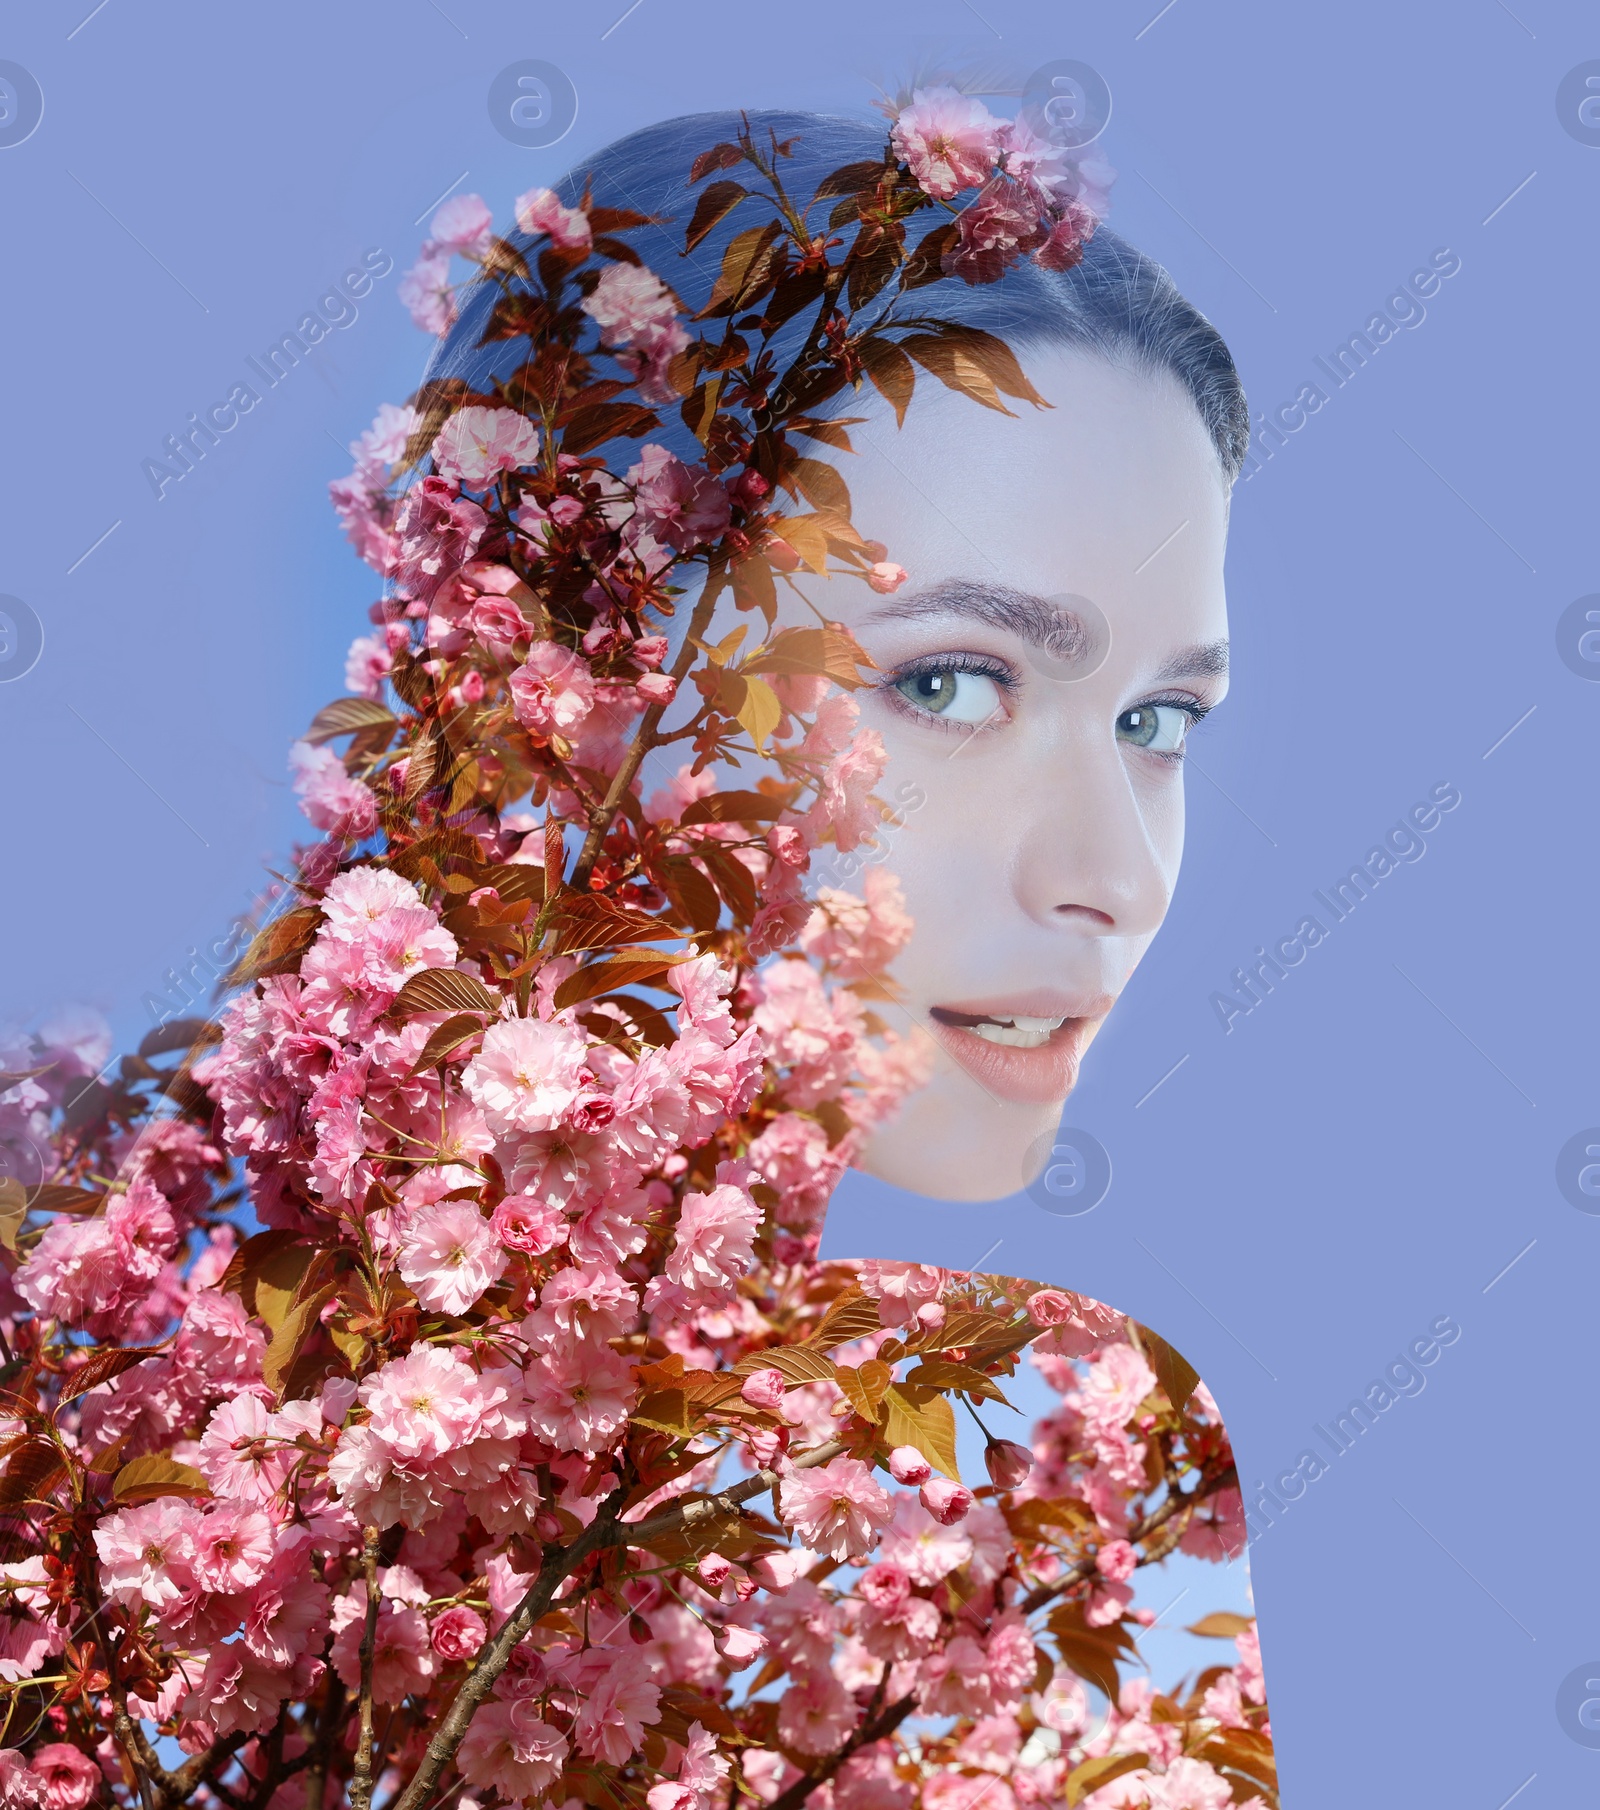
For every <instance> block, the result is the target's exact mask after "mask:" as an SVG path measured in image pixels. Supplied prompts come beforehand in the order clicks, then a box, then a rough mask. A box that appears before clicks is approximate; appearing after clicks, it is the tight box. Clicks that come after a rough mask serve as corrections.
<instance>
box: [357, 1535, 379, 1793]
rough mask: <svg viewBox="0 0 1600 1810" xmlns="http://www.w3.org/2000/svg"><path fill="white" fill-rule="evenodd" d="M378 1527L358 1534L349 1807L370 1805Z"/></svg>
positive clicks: (376, 1621)
mask: <svg viewBox="0 0 1600 1810" xmlns="http://www.w3.org/2000/svg"><path fill="white" fill-rule="evenodd" d="M379 1538H380V1533H379V1530H378V1529H377V1528H376V1527H368V1528H366V1529H365V1530H364V1531H363V1533H362V1536H361V1570H362V1575H363V1576H364V1577H365V1578H366V1582H367V1619H366V1623H365V1625H364V1626H363V1628H362V1630H361V1714H360V1720H359V1722H358V1724H357V1728H356V1754H355V1764H354V1766H353V1767H352V1769H351V1773H350V1810H371V1807H372V1655H373V1650H374V1649H375V1648H376V1646H377V1644H378V1541H379Z"/></svg>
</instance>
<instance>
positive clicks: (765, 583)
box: [733, 553, 778, 623]
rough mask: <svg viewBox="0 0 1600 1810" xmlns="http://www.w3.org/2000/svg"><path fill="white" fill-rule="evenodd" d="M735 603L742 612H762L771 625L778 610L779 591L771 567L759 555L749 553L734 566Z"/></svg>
mask: <svg viewBox="0 0 1600 1810" xmlns="http://www.w3.org/2000/svg"><path fill="white" fill-rule="evenodd" d="M733 601H734V604H735V607H737V608H738V609H741V610H760V612H761V613H762V615H763V616H765V617H766V619H767V621H768V622H769V623H770V622H771V621H772V619H773V616H774V615H775V614H776V612H777V608H778V589H777V585H776V584H775V582H774V580H773V576H772V567H771V565H770V564H769V563H768V562H767V561H766V560H765V559H764V558H763V557H762V556H761V555H760V554H759V553H747V554H746V555H745V556H744V557H743V558H742V559H739V560H736V561H735V562H734V566H733Z"/></svg>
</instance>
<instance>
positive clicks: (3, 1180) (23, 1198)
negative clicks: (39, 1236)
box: [0, 1175, 28, 1251]
mask: <svg viewBox="0 0 1600 1810" xmlns="http://www.w3.org/2000/svg"><path fill="white" fill-rule="evenodd" d="M27 1217H28V1190H27V1189H26V1188H24V1187H23V1185H22V1183H21V1182H19V1181H18V1180H17V1178H16V1177H15V1176H14V1175H5V1176H0V1244H3V1245H4V1246H5V1247H6V1249H7V1250H8V1251H14V1250H15V1249H16V1248H17V1233H18V1232H20V1231H21V1230H22V1222H23V1220H25V1219H26V1218H27Z"/></svg>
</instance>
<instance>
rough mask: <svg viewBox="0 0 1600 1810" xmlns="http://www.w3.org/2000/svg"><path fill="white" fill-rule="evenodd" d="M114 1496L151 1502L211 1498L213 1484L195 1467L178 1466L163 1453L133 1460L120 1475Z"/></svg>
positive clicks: (121, 1500) (127, 1501)
mask: <svg viewBox="0 0 1600 1810" xmlns="http://www.w3.org/2000/svg"><path fill="white" fill-rule="evenodd" d="M111 1493H112V1495H113V1496H114V1497H115V1498H116V1499H117V1501H119V1502H123V1503H129V1502H148V1501H150V1500H151V1499H152V1498H153V1497H156V1496H209V1495H210V1494H211V1485H210V1484H209V1483H207V1482H206V1480H205V1478H204V1477H203V1476H202V1475H201V1474H200V1472H199V1471H197V1470H196V1469H195V1468H194V1466H193V1465H192V1464H177V1463H175V1462H174V1461H173V1460H172V1459H171V1458H168V1457H166V1456H165V1455H164V1454H158V1455H157V1456H155V1457H151V1458H130V1459H129V1460H128V1462H127V1463H126V1464H125V1465H124V1466H123V1467H122V1469H121V1470H120V1471H118V1472H117V1480H116V1482H115V1483H114V1484H112V1486H111Z"/></svg>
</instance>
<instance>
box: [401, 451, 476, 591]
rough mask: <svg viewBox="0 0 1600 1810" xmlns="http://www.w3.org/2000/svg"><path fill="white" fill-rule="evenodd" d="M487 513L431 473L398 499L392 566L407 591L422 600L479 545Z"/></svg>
mask: <svg viewBox="0 0 1600 1810" xmlns="http://www.w3.org/2000/svg"><path fill="white" fill-rule="evenodd" d="M488 525H489V518H488V517H487V516H486V515H485V514H484V512H483V511H482V510H481V509H480V508H479V507H478V505H477V504H476V503H474V502H473V501H472V499H471V498H470V497H464V496H461V495H459V494H458V493H457V490H456V487H455V485H454V484H452V483H450V482H449V481H448V480H447V479H445V478H441V477H437V476H429V477H426V478H423V479H422V480H421V481H420V482H418V483H415V484H413V485H412V486H411V488H410V489H409V490H408V491H407V492H406V493H405V495H404V497H403V498H402V499H401V501H400V507H399V509H398V511H397V512H396V515H395V523H394V532H395V535H396V538H397V541H398V550H397V553H396V565H397V568H398V574H397V575H398V577H399V580H400V583H401V585H402V586H403V587H404V589H405V591H406V594H407V595H408V596H410V597H415V598H419V599H423V600H426V599H428V598H430V597H432V596H433V594H434V592H435V591H437V590H438V588H439V586H440V585H441V584H443V582H444V581H445V579H447V578H449V577H450V576H451V574H452V573H454V572H457V571H459V570H460V568H461V567H462V566H464V565H465V564H466V563H467V561H468V560H470V559H471V558H472V556H473V554H474V553H475V552H477V550H478V542H479V541H480V540H482V538H483V535H484V531H485V530H486V529H487V527H488Z"/></svg>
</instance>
